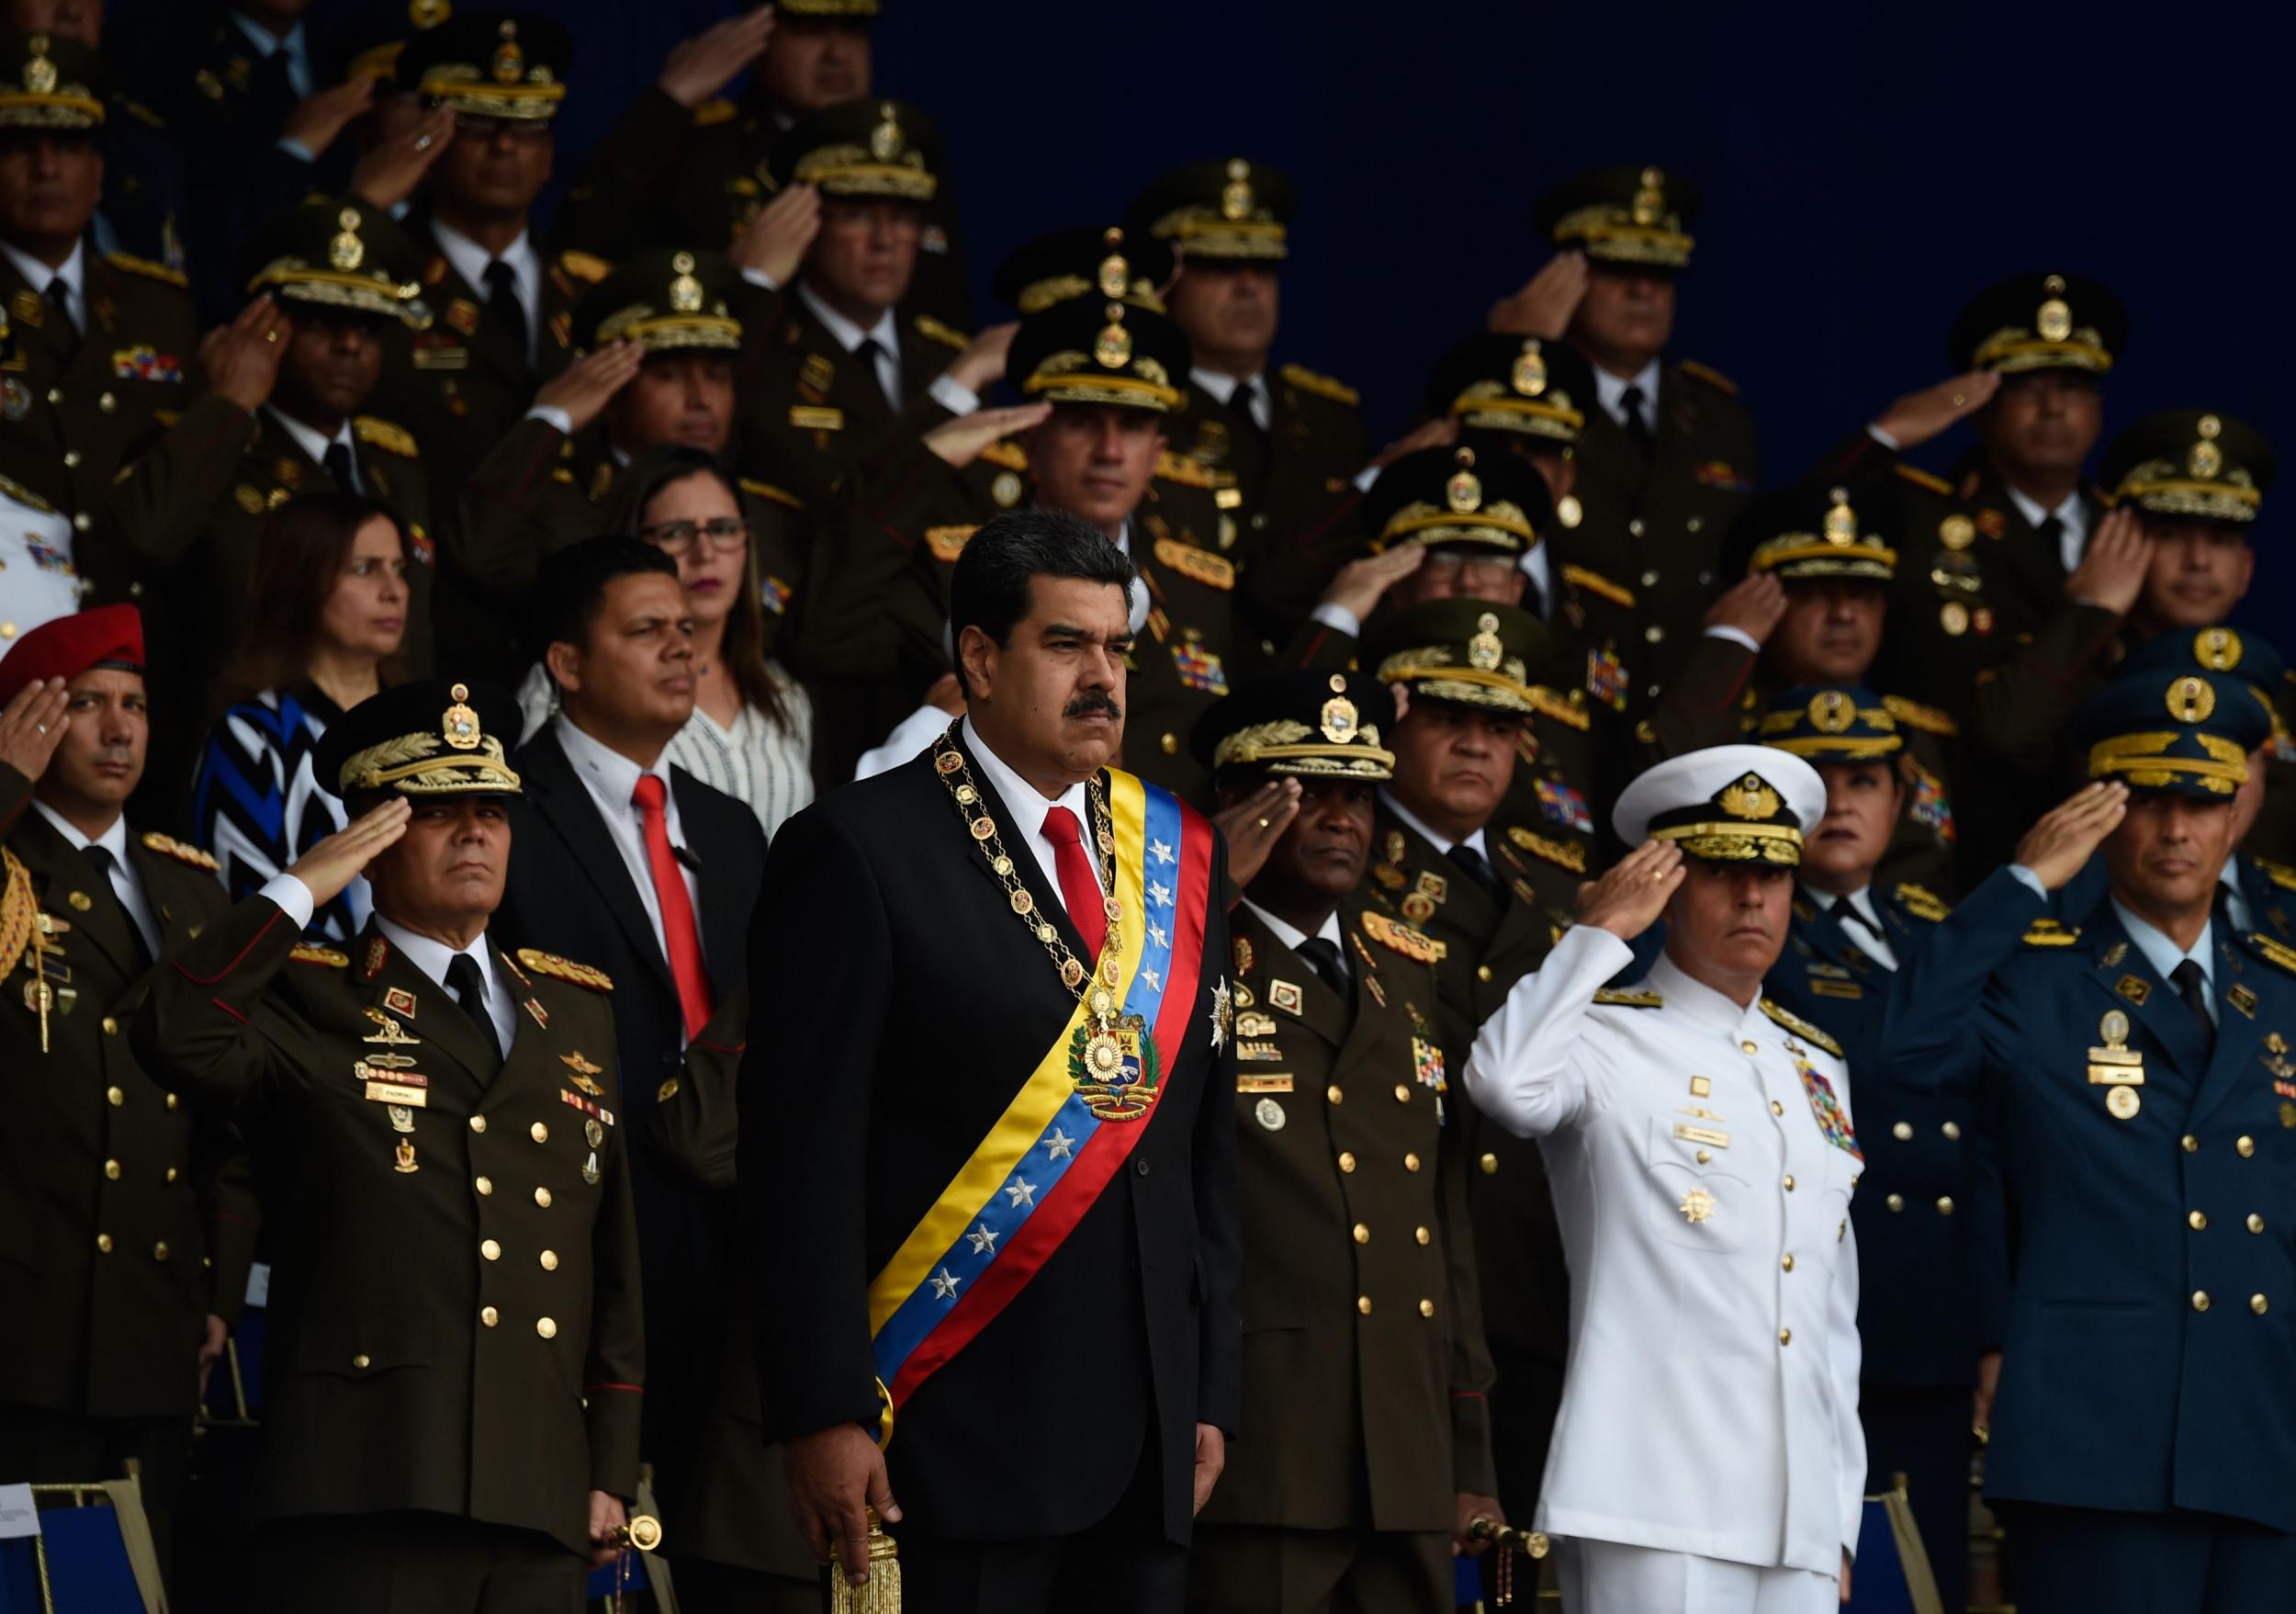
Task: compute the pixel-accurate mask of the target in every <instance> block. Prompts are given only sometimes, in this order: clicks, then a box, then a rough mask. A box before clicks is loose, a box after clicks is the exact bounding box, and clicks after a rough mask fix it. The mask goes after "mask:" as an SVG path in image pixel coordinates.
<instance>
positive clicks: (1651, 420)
mask: <svg viewBox="0 0 2296 1614" xmlns="http://www.w3.org/2000/svg"><path fill="white" fill-rule="evenodd" d="M1629 387H1639V388H1641V389H1642V423H1643V424H1644V425H1645V426H1648V427H1649V429H1650V435H1652V436H1653V437H1655V436H1657V435H1658V433H1659V361H1658V360H1657V359H1655V358H1653V359H1652V360H1651V361H1650V362H1649V364H1647V365H1644V366H1643V367H1642V369H1641V371H1640V373H1639V374H1638V375H1636V376H1634V377H1632V378H1621V377H1618V376H1614V375H1612V374H1611V373H1610V372H1609V371H1608V370H1606V369H1604V368H1603V367H1602V366H1600V365H1596V366H1595V367H1594V400H1595V401H1596V402H1597V403H1600V404H1601V405H1602V406H1603V412H1604V414H1606V415H1608V416H1610V418H1611V419H1613V420H1615V421H1616V422H1617V423H1619V424H1620V425H1622V426H1623V425H1625V424H1626V404H1625V402H1624V401H1623V400H1624V399H1625V398H1626V389H1627V388H1629Z"/></svg>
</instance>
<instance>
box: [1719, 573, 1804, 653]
mask: <svg viewBox="0 0 2296 1614" xmlns="http://www.w3.org/2000/svg"><path fill="white" fill-rule="evenodd" d="M1784 618H1785V585H1784V583H1782V582H1780V581H1778V580H1777V579H1776V578H1775V577H1773V576H1772V575H1771V574H1770V573H1769V572H1766V571H1757V572H1756V573H1754V575H1753V576H1751V577H1749V578H1743V579H1741V580H1739V581H1737V582H1734V583H1732V584H1731V585H1730V586H1729V587H1728V588H1727V589H1724V590H1723V591H1722V593H1721V596H1720V597H1719V598H1717V599H1716V601H1715V602H1714V604H1711V605H1709V606H1707V607H1706V620H1705V626H1708V627H1735V628H1736V629H1738V631H1739V632H1740V633H1742V634H1744V635H1745V636H1746V637H1747V638H1750V639H1752V640H1753V641H1754V642H1755V643H1756V644H1758V645H1766V644H1768V643H1769V642H1770V636H1771V635H1772V634H1773V633H1774V632H1775V631H1777V626H1778V624H1779V623H1780V622H1782V621H1784Z"/></svg>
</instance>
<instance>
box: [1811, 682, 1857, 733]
mask: <svg viewBox="0 0 2296 1614" xmlns="http://www.w3.org/2000/svg"><path fill="white" fill-rule="evenodd" d="M1809 720H1810V723H1811V725H1812V726H1813V727H1814V728H1818V729H1819V730H1821V731H1822V732H1824V733H1827V734H1845V733H1847V732H1849V728H1850V726H1851V724H1852V723H1855V722H1856V721H1857V720H1858V705H1857V703H1856V702H1855V701H1853V700H1851V698H1850V697H1849V696H1848V695H1846V694H1842V693H1841V691H1840V690H1838V689H1821V690H1819V691H1818V693H1817V694H1814V695H1812V696H1810V702H1809Z"/></svg>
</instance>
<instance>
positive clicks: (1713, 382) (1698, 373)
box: [1675, 358, 1738, 398]
mask: <svg viewBox="0 0 2296 1614" xmlns="http://www.w3.org/2000/svg"><path fill="white" fill-rule="evenodd" d="M1675 368H1677V369H1679V370H1681V371H1682V373H1683V375H1685V376H1694V377H1695V378H1698V379H1699V380H1701V381H1704V382H1705V384H1706V385H1707V386H1709V387H1713V388H1716V389H1720V390H1721V391H1724V392H1727V393H1728V394H1729V395H1730V396H1731V397H1733V398H1736V397H1737V396H1738V383H1737V382H1736V381H1733V380H1731V379H1730V378H1729V377H1728V376H1726V375H1724V374H1723V373H1722V372H1721V371H1720V370H1717V369H1716V368H1715V367H1713V366H1712V365H1702V364H1700V363H1699V362H1698V361H1697V360H1696V359H1694V358H1686V359H1684V360H1683V362H1682V363H1681V364H1679V365H1677V366H1676V367H1675Z"/></svg>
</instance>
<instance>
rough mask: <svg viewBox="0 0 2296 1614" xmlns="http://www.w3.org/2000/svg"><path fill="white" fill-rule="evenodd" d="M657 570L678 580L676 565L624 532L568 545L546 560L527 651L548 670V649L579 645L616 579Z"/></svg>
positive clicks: (529, 625) (537, 585)
mask: <svg viewBox="0 0 2296 1614" xmlns="http://www.w3.org/2000/svg"><path fill="white" fill-rule="evenodd" d="M646 572H659V573H660V574H661V575H662V576H664V577H667V578H669V579H670V580H671V581H676V579H677V576H678V563H677V562H676V561H674V560H672V559H670V557H669V556H667V555H665V554H663V553H662V552H661V551H660V550H659V549H657V548H655V547H654V546H653V545H651V544H647V543H642V542H640V541H639V540H638V539H636V538H632V537H625V536H623V535H622V534H620V533H603V534H601V535H600V536H597V537H594V538H584V539H583V540H582V541H581V542H580V543H579V544H568V546H567V547H565V548H563V549H560V550H559V551H558V552H557V554H555V555H553V556H551V557H550V558H549V559H547V560H546V561H544V562H543V565H542V575H541V577H540V578H539V579H537V580H536V582H535V597H534V603H533V604H532V606H531V607H530V610H529V614H528V616H527V620H526V650H527V653H528V654H529V655H531V656H532V657H533V658H534V659H535V660H537V661H541V662H543V663H544V664H545V665H547V664H548V661H549V654H550V647H551V646H552V645H557V644H568V645H579V644H581V643H582V642H584V641H585V640H586V639H588V638H589V637H590V629H591V624H593V623H595V622H596V621H597V620H598V614H599V612H601V611H602V610H603V609H605V604H606V590H607V589H608V588H609V587H610V586H612V585H613V581H614V580H615V579H616V578H623V577H636V576H638V575H641V574H643V573H646Z"/></svg>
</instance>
